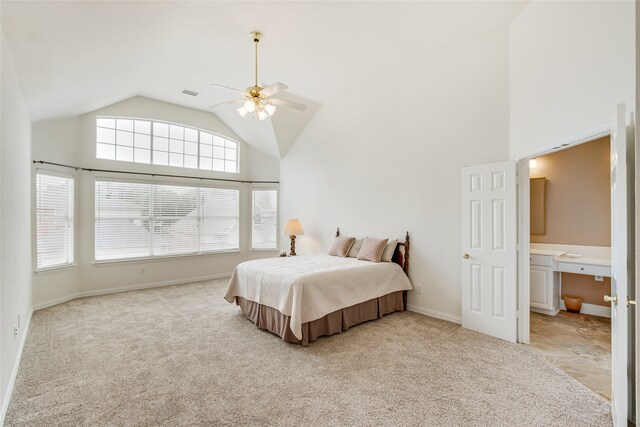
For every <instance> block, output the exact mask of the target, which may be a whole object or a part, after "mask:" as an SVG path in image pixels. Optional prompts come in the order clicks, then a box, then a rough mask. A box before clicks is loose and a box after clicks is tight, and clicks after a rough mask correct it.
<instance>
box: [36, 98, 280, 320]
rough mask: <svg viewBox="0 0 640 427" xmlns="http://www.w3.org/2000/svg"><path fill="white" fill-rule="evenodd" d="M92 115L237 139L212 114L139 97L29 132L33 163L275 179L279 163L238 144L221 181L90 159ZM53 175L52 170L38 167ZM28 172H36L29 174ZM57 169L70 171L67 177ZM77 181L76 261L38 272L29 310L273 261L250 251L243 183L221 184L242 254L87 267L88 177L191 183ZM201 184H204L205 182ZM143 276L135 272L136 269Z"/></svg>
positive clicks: (90, 245)
mask: <svg viewBox="0 0 640 427" xmlns="http://www.w3.org/2000/svg"><path fill="white" fill-rule="evenodd" d="M98 115H106V116H109V115H114V116H124V117H137V118H150V119H156V120H164V121H170V122H175V123H180V124H185V125H189V126H194V127H197V128H201V129H206V130H210V131H213V132H216V133H219V134H222V135H226V136H228V137H230V138H233V139H235V140H239V141H240V139H239V138H238V136H237V135H235V134H234V133H233V132H232V131H231V130H230V129H229V128H228V127H226V126H225V125H224V124H223V123H222V122H221V121H220V120H218V119H217V118H216V117H215V116H214V115H212V114H210V113H206V112H203V111H199V110H194V109H190V108H185V107H181V106H177V105H173V104H168V103H165V102H161V101H156V100H153V99H149V98H144V97H134V98H131V99H128V100H125V101H122V102H119V103H117V104H114V105H111V106H108V107H105V108H102V109H99V110H96V111H93V112H91V113H87V114H84V115H82V116H80V117H71V118H65V119H59V120H54V121H48V122H41V123H36V124H34V126H33V158H34V160H45V161H51V162H56V163H64V164H73V165H78V166H81V167H85V168H96V169H113V170H125V171H131V172H149V173H162V174H176V175H188V176H198V177H211V178H233V179H246V180H278V178H279V163H278V160H277V159H274V158H271V157H269V156H267V155H265V154H262V153H261V152H259V151H257V150H254V149H252V148H251V147H250V146H249V145H247V144H245V143H244V142H242V141H241V142H240V173H239V174H237V175H236V174H225V173H220V172H207V171H199V170H191V169H180V168H173V167H162V166H155V165H154V166H152V165H140V164H135V163H125V162H118V161H112V160H102V159H96V158H95V145H96V144H95V140H96V135H95V124H96V116H98ZM42 167H45V168H50V169H56V170H57V168H52V167H51V166H42ZM34 169H35V168H34ZM60 170H64V171H66V172H69V170H68V169H67V170H65V169H60ZM75 175H76V227H75V232H76V254H75V255H76V262H77V264H78V265H77V266H76V267H73V268H69V269H62V270H55V271H48V272H44V273H37V274H36V275H35V279H34V304H35V305H36V306H37V307H38V306H41V305H43V304H46V303H50V302H53V301H58V300H60V299H67V298H69V297H73V296H76V295H78V294H81V295H84V294H92V293H100V292H104V291H105V290H109V289H113V288H119V287H132V286H139V285H149V284H156V283H165V282H182V283H184V282H188V281H189V280H190V279H193V278H201V277H210V276H214V275H224V274H229V273H231V272H232V271H233V269H234V268H235V266H236V265H237V264H238V263H240V262H242V261H245V260H247V259H253V258H259V257H264V256H273V255H274V253H273V252H272V253H264V252H250V251H249V250H248V248H249V246H250V240H249V238H250V228H249V227H250V221H249V217H250V215H251V197H250V188H251V187H250V185H249V184H224V185H230V186H237V187H239V188H240V190H241V200H240V206H241V208H240V216H241V224H242V228H241V230H240V232H241V234H240V239H241V240H240V242H241V244H240V246H241V251H239V252H237V253H229V254H215V255H200V256H185V257H175V258H163V259H153V260H144V261H123V262H112V263H101V264H96V263H94V198H95V194H94V193H95V190H94V189H95V187H94V186H95V177H97V176H99V177H117V178H120V179H123V178H126V177H129V178H131V179H134V180H144V181H149V182H171V183H180V182H185V183H193V182H194V181H193V180H184V179H178V178H161V177H155V178H152V177H148V176H133V175H121V174H112V173H105V172H93V173H92V172H82V171H77V172H75ZM206 183H210V182H209V181H207V182H206ZM141 266H144V267H145V273H144V274H141V273H140V267H141Z"/></svg>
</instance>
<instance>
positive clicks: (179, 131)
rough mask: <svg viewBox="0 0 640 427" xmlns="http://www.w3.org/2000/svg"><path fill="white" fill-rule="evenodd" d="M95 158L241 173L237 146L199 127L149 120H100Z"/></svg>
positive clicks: (97, 123) (105, 118)
mask: <svg viewBox="0 0 640 427" xmlns="http://www.w3.org/2000/svg"><path fill="white" fill-rule="evenodd" d="M96 158H98V159H107V160H119V161H123V162H134V163H145V164H153V165H159V166H173V167H179V168H191V169H202V170H208V171H216V172H230V173H238V164H239V161H238V159H239V157H238V143H237V142H236V141H232V140H230V139H228V138H225V137H223V136H220V135H216V134H214V133H211V132H207V131H203V130H200V129H196V128H191V127H187V126H182V125H177V124H173V123H168V122H160V121H155V120H146V119H132V118H122V117H98V118H97V119H96Z"/></svg>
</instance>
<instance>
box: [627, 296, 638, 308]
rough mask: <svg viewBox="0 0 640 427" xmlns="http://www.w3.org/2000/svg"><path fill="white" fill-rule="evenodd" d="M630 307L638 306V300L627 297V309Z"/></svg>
mask: <svg viewBox="0 0 640 427" xmlns="http://www.w3.org/2000/svg"><path fill="white" fill-rule="evenodd" d="M630 305H636V300H634V299H631V298H629V297H627V307H629V306H630Z"/></svg>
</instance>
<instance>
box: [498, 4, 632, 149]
mask: <svg viewBox="0 0 640 427" xmlns="http://www.w3.org/2000/svg"><path fill="white" fill-rule="evenodd" d="M634 15H635V14H634V2H633V1H604V2H598V1H594V2H591V1H575V2H572V1H568V2H550V1H533V2H532V3H531V4H529V6H527V8H526V9H525V10H524V11H523V12H522V13H521V14H520V15H519V16H518V18H517V19H516V20H515V21H514V22H513V23H512V25H511V27H510V33H509V37H510V47H509V74H510V92H511V96H510V116H511V118H510V135H509V141H510V144H509V145H510V156H511V157H517V156H520V155H522V154H524V153H526V152H529V151H530V150H533V149H535V148H538V147H542V146H546V145H549V144H553V143H555V142H557V141H560V140H562V139H564V138H568V137H572V136H574V135H576V134H579V133H581V132H585V131H589V130H590V129H594V128H596V127H598V126H600V125H603V124H606V123H607V122H610V121H611V120H612V117H613V113H614V110H615V106H616V104H619V103H623V102H628V103H629V108H630V110H633V108H634V106H633V99H634V93H635V92H634V84H635V83H634V80H635V64H634V62H635V61H634V55H635V50H634V40H635V37H634V34H635V23H634Z"/></svg>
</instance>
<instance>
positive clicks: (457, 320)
mask: <svg viewBox="0 0 640 427" xmlns="http://www.w3.org/2000/svg"><path fill="white" fill-rule="evenodd" d="M407 310H409V311H413V312H414V313H420V314H424V315H425V316H430V317H435V318H436V319H441V320H446V321H447V322H453V323H457V324H459V325H461V324H462V318H461V317H458V316H452V315H450V314H447V313H441V312H439V311H435V310H430V309H428V308H422V307H418V306H417V305H411V304H407Z"/></svg>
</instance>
